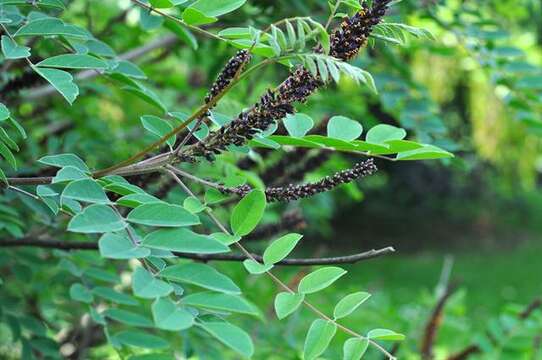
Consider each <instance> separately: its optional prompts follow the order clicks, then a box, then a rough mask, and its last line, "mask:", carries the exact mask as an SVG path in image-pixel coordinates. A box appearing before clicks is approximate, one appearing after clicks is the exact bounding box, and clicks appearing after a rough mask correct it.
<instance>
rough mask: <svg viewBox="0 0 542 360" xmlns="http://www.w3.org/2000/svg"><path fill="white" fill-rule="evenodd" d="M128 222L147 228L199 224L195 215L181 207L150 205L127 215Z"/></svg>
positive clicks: (139, 207)
mask: <svg viewBox="0 0 542 360" xmlns="http://www.w3.org/2000/svg"><path fill="white" fill-rule="evenodd" d="M127 220H128V221H130V222H133V223H136V224H141V225H148V226H164V227H179V226H190V225H197V224H199V223H200V222H199V219H198V217H197V216H196V215H194V214H192V213H190V212H188V211H187V210H185V209H184V208H183V207H182V206H179V205H170V204H166V203H151V204H144V205H141V206H138V207H137V208H135V209H134V210H132V211H131V212H130V213H129V214H128V218H127Z"/></svg>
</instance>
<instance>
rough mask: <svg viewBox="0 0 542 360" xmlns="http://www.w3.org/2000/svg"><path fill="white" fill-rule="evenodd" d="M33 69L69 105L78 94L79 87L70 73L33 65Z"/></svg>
mask: <svg viewBox="0 0 542 360" xmlns="http://www.w3.org/2000/svg"><path fill="white" fill-rule="evenodd" d="M34 70H35V71H36V72H37V73H38V74H40V75H41V76H42V77H43V78H44V79H45V80H47V81H48V82H49V83H50V84H51V85H52V86H53V87H54V88H55V89H56V90H57V91H58V92H59V93H60V94H61V95H62V96H63V97H64V98H65V99H66V101H68V102H69V103H70V105H71V104H72V103H73V102H74V100H75V98H76V97H77V95H79V88H78V87H77V85H75V83H74V82H73V76H71V74H70V73H68V72H65V71H63V70H57V69H44V68H39V67H34Z"/></svg>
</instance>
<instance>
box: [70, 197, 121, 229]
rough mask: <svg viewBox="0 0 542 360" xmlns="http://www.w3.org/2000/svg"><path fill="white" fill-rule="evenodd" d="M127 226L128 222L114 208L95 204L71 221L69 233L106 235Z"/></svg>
mask: <svg viewBox="0 0 542 360" xmlns="http://www.w3.org/2000/svg"><path fill="white" fill-rule="evenodd" d="M126 226H127V224H126V222H125V221H124V220H123V219H122V218H121V217H120V216H119V215H118V214H117V213H116V212H115V211H114V210H113V209H112V208H110V207H109V206H106V205H100V204H94V205H90V206H89V207H87V208H85V209H84V210H83V211H82V212H81V213H79V214H77V215H75V216H74V217H73V218H72V219H71V221H70V223H69V224H68V231H73V232H79V233H106V232H114V231H120V230H123V229H124V228H126Z"/></svg>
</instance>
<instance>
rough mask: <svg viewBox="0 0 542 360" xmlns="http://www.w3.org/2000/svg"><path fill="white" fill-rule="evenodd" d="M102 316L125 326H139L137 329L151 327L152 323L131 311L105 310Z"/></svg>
mask: <svg viewBox="0 0 542 360" xmlns="http://www.w3.org/2000/svg"><path fill="white" fill-rule="evenodd" d="M103 315H105V316H106V317H108V318H110V319H113V320H115V321H118V322H121V323H123V324H126V325H131V326H139V327H152V326H153V323H152V321H151V320H150V319H148V318H146V317H145V316H143V315H140V314H137V313H134V312H131V311H127V310H122V309H107V310H105V311H104V313H103Z"/></svg>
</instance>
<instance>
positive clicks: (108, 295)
mask: <svg viewBox="0 0 542 360" xmlns="http://www.w3.org/2000/svg"><path fill="white" fill-rule="evenodd" d="M92 293H93V294H94V295H96V296H99V297H101V298H104V299H106V300H109V301H111V302H114V303H117V304H121V305H132V306H135V305H139V302H137V300H135V299H134V298H133V297H131V296H130V295H126V294H123V293H121V292H118V291H115V290H113V289H111V288H108V287H103V286H98V287H95V288H94V289H92Z"/></svg>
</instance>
